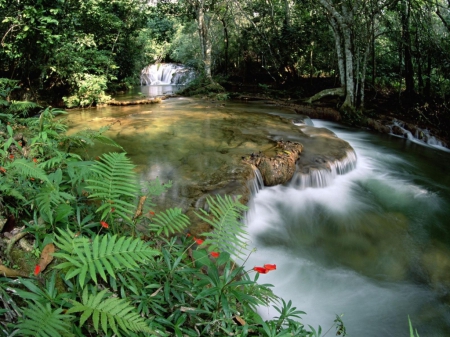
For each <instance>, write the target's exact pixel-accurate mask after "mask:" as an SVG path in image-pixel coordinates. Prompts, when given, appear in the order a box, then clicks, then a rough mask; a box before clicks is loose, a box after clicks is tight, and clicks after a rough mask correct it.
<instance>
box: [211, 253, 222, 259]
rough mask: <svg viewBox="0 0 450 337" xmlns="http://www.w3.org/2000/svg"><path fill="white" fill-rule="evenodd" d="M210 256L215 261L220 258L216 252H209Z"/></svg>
mask: <svg viewBox="0 0 450 337" xmlns="http://www.w3.org/2000/svg"><path fill="white" fill-rule="evenodd" d="M211 256H212V257H213V258H215V259H217V258H218V257H219V256H220V253H218V252H211Z"/></svg>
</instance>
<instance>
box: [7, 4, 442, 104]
mask: <svg viewBox="0 0 450 337" xmlns="http://www.w3.org/2000/svg"><path fill="white" fill-rule="evenodd" d="M0 9H1V11H0V12H1V14H0V15H1V18H0V22H1V23H0V38H1V40H0V43H1V48H0V64H1V68H0V77H5V78H10V79H17V80H19V83H20V85H21V86H22V87H23V88H27V89H28V90H27V91H26V92H25V97H21V98H29V99H40V100H47V101H49V100H50V101H52V100H53V101H55V99H56V98H61V97H67V98H66V100H65V101H66V105H72V106H76V105H83V104H82V101H83V93H85V92H86V91H91V92H94V94H93V96H94V97H96V99H97V100H98V102H101V101H102V99H107V97H106V96H104V97H103V98H102V96H101V95H100V93H101V94H103V93H104V91H108V90H109V91H114V90H119V89H124V88H127V87H130V86H132V85H136V84H139V73H140V70H141V69H142V68H144V67H145V66H146V65H148V64H151V63H158V62H179V63H183V64H186V65H188V66H191V67H194V68H196V69H197V70H198V71H200V72H202V73H203V74H204V76H205V77H206V78H207V79H208V80H211V81H212V78H213V76H220V78H221V79H224V80H230V81H235V82H241V83H249V84H256V85H273V86H276V87H283V86H286V85H295V84H296V83H298V82H299V81H300V80H301V79H317V78H327V79H329V80H330V81H328V82H327V87H324V88H321V89H331V88H334V90H332V91H328V92H325V94H330V93H331V94H333V95H338V96H342V106H343V107H348V108H350V110H353V109H363V108H364V107H365V104H366V101H367V98H366V94H365V93H366V92H367V91H368V90H372V91H373V90H378V91H380V92H383V90H389V91H390V92H393V93H396V94H397V96H398V97H400V102H403V104H406V105H408V104H409V105H411V104H413V103H414V104H418V105H419V106H420V107H425V108H426V106H427V105H426V104H428V103H430V102H434V103H435V105H437V106H439V107H440V108H439V109H438V110H440V111H441V110H442V111H447V110H448V109H447V100H448V96H449V92H450V39H449V33H450V1H448V0H367V1H356V0H344V1H337V0H307V1H298V0H264V1H263V0H256V1H255V0H238V1H229V0H179V1H174V0H152V1H149V0H114V1H110V0H109V1H106V0H86V1H70V0H59V1H50V0H40V1H34V0H33V1H31V0H22V1H9V0H1V1H0ZM318 91H320V90H318ZM300 94H301V93H300ZM319 97H321V96H320V95H319ZM88 100H89V99H88ZM93 103H95V102H93ZM91 104H92V102H91Z"/></svg>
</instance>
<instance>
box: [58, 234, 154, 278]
mask: <svg viewBox="0 0 450 337" xmlns="http://www.w3.org/2000/svg"><path fill="white" fill-rule="evenodd" d="M55 245H56V246H57V247H58V248H59V249H60V250H61V252H58V253H54V254H53V255H54V256H55V257H59V258H62V259H64V260H66V262H63V263H60V264H58V265H57V266H56V267H55V268H57V269H63V270H65V271H66V276H65V278H66V280H70V279H71V278H73V277H75V276H78V281H79V284H80V286H81V287H84V286H85V284H87V283H88V279H86V277H90V278H91V279H92V280H93V281H94V282H95V283H96V284H97V275H100V276H101V278H102V279H103V280H104V281H105V282H106V281H107V274H108V276H111V277H113V278H115V270H120V269H123V268H128V269H136V268H138V267H139V263H144V262H146V261H147V260H149V259H151V258H152V257H153V256H155V255H157V254H158V253H157V251H155V250H153V249H151V248H150V247H149V246H148V244H147V243H145V242H144V241H142V240H140V239H133V238H132V237H128V238H126V237H125V236H122V237H120V238H118V237H117V235H113V236H108V235H101V236H100V235H96V236H95V237H94V238H93V239H92V240H89V239H88V238H86V237H83V236H78V237H75V235H74V233H72V232H70V231H68V232H65V231H62V230H59V235H57V236H56V238H55Z"/></svg>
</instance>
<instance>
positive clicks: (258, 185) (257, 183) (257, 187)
mask: <svg viewBox="0 0 450 337" xmlns="http://www.w3.org/2000/svg"><path fill="white" fill-rule="evenodd" d="M252 167H253V173H254V174H255V178H254V179H253V181H251V182H250V193H251V195H256V194H257V193H258V192H259V191H261V190H262V189H263V188H264V181H263V177H262V175H261V172H260V171H259V169H258V168H257V167H255V166H253V165H252Z"/></svg>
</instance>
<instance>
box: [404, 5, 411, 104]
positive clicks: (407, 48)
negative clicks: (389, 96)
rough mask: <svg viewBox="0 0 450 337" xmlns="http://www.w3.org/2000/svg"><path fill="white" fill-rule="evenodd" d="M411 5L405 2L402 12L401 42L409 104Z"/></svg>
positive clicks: (406, 94)
mask: <svg viewBox="0 0 450 337" xmlns="http://www.w3.org/2000/svg"><path fill="white" fill-rule="evenodd" d="M410 11H411V3H410V1H409V0H406V3H405V8H404V10H403V11H402V30H403V32H402V33H403V34H402V42H403V50H404V60H405V68H404V71H405V98H406V100H407V102H410V100H411V98H412V95H413V93H414V68H413V63H412V53H411V32H410V30H409V21H410Z"/></svg>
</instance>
